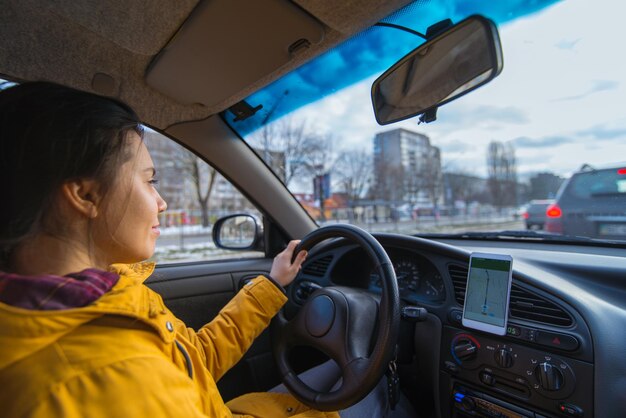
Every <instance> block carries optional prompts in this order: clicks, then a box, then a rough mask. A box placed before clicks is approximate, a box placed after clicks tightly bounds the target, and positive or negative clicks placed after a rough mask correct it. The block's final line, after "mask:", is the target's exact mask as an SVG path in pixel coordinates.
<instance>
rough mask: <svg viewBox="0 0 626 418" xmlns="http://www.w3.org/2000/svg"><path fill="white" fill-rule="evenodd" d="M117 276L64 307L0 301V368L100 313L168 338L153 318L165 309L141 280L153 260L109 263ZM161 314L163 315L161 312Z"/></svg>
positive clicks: (96, 316)
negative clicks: (86, 300) (95, 293)
mask: <svg viewBox="0 0 626 418" xmlns="http://www.w3.org/2000/svg"><path fill="white" fill-rule="evenodd" d="M109 270H110V271H112V272H115V273H117V274H119V275H120V280H119V281H118V282H117V284H116V285H115V286H114V287H113V288H112V289H111V290H110V291H109V292H108V293H106V294H105V295H103V296H102V297H101V298H100V299H98V300H97V301H95V302H94V303H92V304H90V305H88V306H85V307H81V308H72V309H64V310H48V311H40V310H29V309H23V308H16V307H13V306H10V305H7V304H4V303H0V369H4V368H6V367H8V366H9V365H11V364H13V363H15V362H17V361H19V360H21V359H23V358H26V357H28V356H29V355H31V354H33V353H35V352H37V351H39V350H41V349H43V348H45V347H47V346H49V345H50V344H53V343H55V342H56V341H57V340H59V339H60V338H62V337H63V336H65V335H67V334H68V333H70V332H72V331H73V330H75V329H76V328H78V327H80V326H81V325H83V324H85V323H87V322H89V321H93V320H94V319H97V318H99V317H102V316H104V315H110V314H113V315H122V316H129V317H132V318H135V319H138V320H142V321H144V322H146V323H147V324H149V325H150V326H152V327H154V328H156V329H157V330H158V332H159V335H160V336H161V337H162V338H163V339H165V340H166V341H169V340H171V339H172V338H173V335H171V333H168V332H167V330H166V327H165V326H162V324H159V323H158V322H159V321H158V320H157V321H155V318H156V317H157V314H158V313H159V312H163V311H164V310H165V309H166V308H165V305H164V304H163V301H162V299H161V298H160V297H159V296H158V295H157V294H155V293H154V292H151V291H150V290H149V289H148V288H147V287H146V286H143V285H142V283H143V282H144V281H145V280H146V279H147V278H148V277H149V276H150V275H151V274H152V272H153V271H154V263H140V264H130V265H127V264H113V265H111V267H110V269H109ZM161 316H163V315H161Z"/></svg>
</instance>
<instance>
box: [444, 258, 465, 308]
mask: <svg viewBox="0 0 626 418" xmlns="http://www.w3.org/2000/svg"><path fill="white" fill-rule="evenodd" d="M448 272H449V273H450V277H451V278H452V284H453V285H454V298H455V299H456V301H457V302H458V304H459V305H461V306H463V303H465V288H466V287H467V267H463V266H457V265H454V264H451V265H449V266H448Z"/></svg>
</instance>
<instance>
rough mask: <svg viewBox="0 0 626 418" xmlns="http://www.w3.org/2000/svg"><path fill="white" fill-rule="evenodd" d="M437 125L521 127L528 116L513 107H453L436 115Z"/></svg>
mask: <svg viewBox="0 0 626 418" xmlns="http://www.w3.org/2000/svg"><path fill="white" fill-rule="evenodd" d="M437 121H438V123H439V124H443V123H448V124H449V123H453V124H454V125H456V126H463V125H475V124H477V123H481V124H485V123H493V124H496V125H497V124H500V123H507V124H511V123H512V124H517V125H523V124H525V123H528V122H529V118H528V115H527V114H526V112H524V111H523V110H522V109H519V108H516V107H513V106H504V107H503V106H489V105H479V106H467V105H464V106H455V107H449V108H448V107H442V108H441V109H440V110H439V114H438V115H437Z"/></svg>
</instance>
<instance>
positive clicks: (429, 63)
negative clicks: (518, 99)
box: [372, 15, 502, 125]
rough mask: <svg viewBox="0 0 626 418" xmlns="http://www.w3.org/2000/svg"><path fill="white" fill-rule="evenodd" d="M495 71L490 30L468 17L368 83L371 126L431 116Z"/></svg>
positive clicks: (496, 49)
mask: <svg viewBox="0 0 626 418" xmlns="http://www.w3.org/2000/svg"><path fill="white" fill-rule="evenodd" d="M501 70H502V49H501V47H500V38H499V36H498V30H497V29H496V25H495V24H494V23H493V22H492V21H491V20H489V19H486V18H484V17H482V16H477V15H476V16H470V17H468V18H467V19H465V20H463V21H461V22H459V23H458V24H456V25H454V26H451V27H449V28H448V29H446V30H445V31H443V32H441V33H438V34H436V35H435V36H433V37H432V38H431V39H429V40H428V41H427V42H426V43H424V44H422V45H420V46H419V47H418V48H416V49H414V50H413V51H411V52H409V53H408V54H407V55H406V56H404V57H403V58H402V59H401V60H400V61H398V62H397V63H395V64H394V65H393V66H392V67H391V68H389V69H388V70H387V71H385V72H384V73H383V74H382V75H381V76H380V77H378V78H377V79H376V81H374V84H373V85H372V104H373V105H374V113H375V115H376V121H377V122H378V123H379V124H380V125H386V124H389V123H393V122H398V121H401V120H404V119H408V118H411V117H413V116H417V115H421V114H424V113H426V112H428V111H430V112H431V114H432V115H433V116H434V111H435V110H436V109H437V108H438V107H439V106H442V105H444V104H446V103H449V102H451V101H452V100H455V99H457V98H459V97H461V96H462V95H464V94H466V93H469V92H470V91H472V90H474V89H476V88H478V87H480V86H482V85H483V84H486V83H488V82H489V81H491V80H493V79H494V78H495V77H496V76H497V75H498V74H500V71H501ZM429 119H430V120H429ZM432 120H434V117H427V118H426V119H425V120H424V118H422V119H421V121H424V122H430V121H432Z"/></svg>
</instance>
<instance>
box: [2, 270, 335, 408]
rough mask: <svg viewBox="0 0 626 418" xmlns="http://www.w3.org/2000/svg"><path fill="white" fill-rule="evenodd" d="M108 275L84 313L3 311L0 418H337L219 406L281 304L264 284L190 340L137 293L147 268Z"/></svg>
mask: <svg viewBox="0 0 626 418" xmlns="http://www.w3.org/2000/svg"><path fill="white" fill-rule="evenodd" d="M112 268H113V271H115V272H117V273H118V274H120V280H119V281H118V283H117V284H116V285H115V286H114V287H113V289H111V291H110V292H108V293H107V294H105V295H104V296H102V297H101V298H100V299H98V300H97V301H96V302H94V303H92V304H91V305H88V306H86V307H83V308H74V309H66V310H57V311H53V310H50V311H35V310H27V309H21V308H16V307H12V306H8V305H6V304H2V303H0V388H2V389H1V390H0V417H11V418H22V417H42V418H53V417H63V418H74V417H89V418H100V417H124V418H129V417H130V418H132V417H148V418H160V417H184V418H194V417H216V418H217V417H219V418H221V417H231V416H234V417H251V416H254V417H272V418H278V417H298V418H304V417H338V414H337V413H324V412H319V411H314V410H310V409H309V408H308V407H306V406H305V405H302V404H301V403H299V402H298V401H297V400H295V399H294V398H293V397H292V396H290V395H288V394H278V393H255V394H247V395H244V396H242V397H239V398H237V399H234V400H232V401H231V402H229V403H228V404H224V402H223V400H222V398H221V396H220V394H219V392H218V390H217V386H216V384H215V382H216V381H217V380H219V379H220V378H221V377H222V376H223V375H224V373H226V371H228V369H230V367H232V366H233V365H234V364H235V363H236V362H237V361H239V359H240V358H241V357H242V355H243V354H244V353H245V351H246V350H247V349H248V348H249V346H250V345H251V344H252V342H253V340H254V339H255V338H256V337H257V336H258V335H259V334H260V333H261V331H263V329H265V328H266V327H267V325H268V323H269V321H270V319H271V318H272V317H273V316H274V315H275V314H276V312H278V310H279V309H280V308H281V307H282V305H283V304H284V303H285V301H286V297H285V296H284V294H283V293H282V292H281V291H280V290H279V289H278V288H277V287H276V286H275V285H274V284H272V283H271V282H270V281H269V280H268V279H266V278H265V277H262V276H260V277H257V278H256V279H254V280H252V281H251V282H250V283H249V284H247V285H246V286H245V287H244V288H243V289H242V290H241V291H240V292H239V293H238V294H237V295H236V296H235V297H234V298H233V299H232V300H231V301H230V302H229V303H228V304H227V305H226V306H225V307H224V308H223V309H222V310H221V312H220V313H219V315H218V316H217V317H216V318H215V319H214V320H213V321H211V322H210V323H208V324H207V325H205V326H204V327H203V328H202V329H201V330H200V331H198V332H197V333H196V332H195V331H194V330H192V329H190V328H187V327H186V326H185V324H184V323H183V322H182V321H180V320H179V319H177V318H176V317H175V316H174V315H173V314H172V312H170V311H169V309H167V308H166V307H165V305H164V304H163V300H162V299H161V297H160V296H159V295H158V294H157V293H155V292H153V291H152V290H150V289H149V288H148V287H146V286H145V285H144V284H143V282H144V281H145V280H146V279H147V278H148V276H150V274H151V273H152V271H153V270H154V265H153V264H151V263H144V264H136V265H132V266H129V265H114V266H112Z"/></svg>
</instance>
